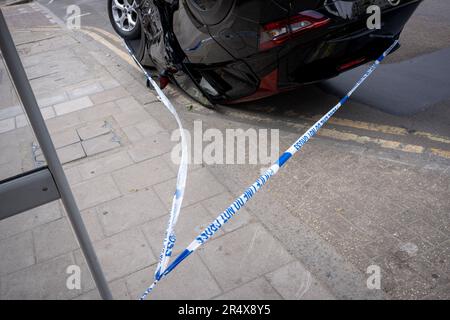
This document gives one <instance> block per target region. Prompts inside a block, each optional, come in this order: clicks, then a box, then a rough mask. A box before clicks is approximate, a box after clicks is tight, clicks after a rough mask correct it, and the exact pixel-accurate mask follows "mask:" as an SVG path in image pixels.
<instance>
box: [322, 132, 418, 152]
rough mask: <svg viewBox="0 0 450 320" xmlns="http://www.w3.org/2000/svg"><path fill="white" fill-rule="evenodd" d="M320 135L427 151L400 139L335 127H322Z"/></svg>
mask: <svg viewBox="0 0 450 320" xmlns="http://www.w3.org/2000/svg"><path fill="white" fill-rule="evenodd" d="M318 135H320V136H324V137H328V138H334V139H337V140H342V141H355V142H358V143H361V144H365V143H374V144H376V145H379V146H380V147H382V148H386V149H394V150H399V151H403V152H410V153H423V152H424V151H425V148H424V147H422V146H418V145H413V144H404V143H401V142H399V141H392V140H385V139H379V138H371V137H367V136H360V135H357V134H354V133H348V132H342V131H337V130H334V129H327V128H322V130H321V131H319V132H318Z"/></svg>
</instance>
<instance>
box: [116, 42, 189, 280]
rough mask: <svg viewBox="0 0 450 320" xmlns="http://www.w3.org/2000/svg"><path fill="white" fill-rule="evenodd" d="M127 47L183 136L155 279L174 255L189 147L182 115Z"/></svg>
mask: <svg viewBox="0 0 450 320" xmlns="http://www.w3.org/2000/svg"><path fill="white" fill-rule="evenodd" d="M124 45H125V48H126V49H127V50H128V53H129V54H130V55H131V57H132V58H133V60H134V61H135V62H136V64H137V65H138V66H139V68H140V69H141V70H142V71H143V72H144V74H145V76H146V78H147V80H148V81H149V83H150V84H151V85H152V86H153V88H154V89H155V90H156V93H157V94H158V96H159V99H160V101H161V102H162V103H163V104H164V105H165V106H166V108H167V109H168V110H169V111H170V113H172V115H173V116H174V118H175V120H176V121H177V124H178V128H179V130H180V136H181V160H180V166H179V168H178V174H177V182H176V190H175V194H174V196H173V200H172V207H171V210H170V216H169V222H168V224H167V229H166V233H165V237H164V241H163V249H162V250H161V254H160V256H159V261H158V266H157V267H156V271H155V279H159V278H160V277H161V274H162V272H163V271H164V270H165V269H166V268H167V265H168V264H169V261H170V257H171V255H172V249H173V247H174V245H175V241H176V235H175V225H176V223H177V221H178V216H179V215H180V209H181V204H182V202H183V198H184V190H185V187H186V179H187V163H188V148H187V141H186V135H185V133H184V129H183V125H182V123H181V120H180V117H179V116H178V113H177V111H176V109H175V108H174V106H173V105H172V103H171V102H170V100H169V99H168V98H167V97H166V95H165V94H164V92H163V91H162V90H161V88H160V87H159V86H158V84H157V83H156V82H155V81H154V80H153V79H152V77H151V76H150V75H149V74H148V72H147V70H145V68H144V67H143V66H142V65H141V63H140V62H139V61H138V59H137V58H136V56H135V55H134V53H133V51H132V50H131V49H130V48H129V47H128V45H127V44H126V43H124Z"/></svg>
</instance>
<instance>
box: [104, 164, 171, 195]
mask: <svg viewBox="0 0 450 320" xmlns="http://www.w3.org/2000/svg"><path fill="white" fill-rule="evenodd" d="M156 173H157V174H156ZM112 175H113V177H114V180H115V181H116V183H117V185H118V187H119V189H120V191H121V192H122V193H124V194H125V193H130V192H135V191H137V190H140V189H145V188H147V187H150V186H152V185H155V184H157V183H159V182H162V181H165V180H168V179H171V178H173V177H175V176H176V174H175V173H174V172H172V170H170V168H169V167H168V165H167V164H166V163H164V162H162V161H161V160H160V159H158V158H154V159H150V160H146V161H143V162H140V163H138V164H136V165H134V166H130V167H126V168H123V169H120V170H117V171H116V172H114V173H113V174H112ZM172 192H173V190H172Z"/></svg>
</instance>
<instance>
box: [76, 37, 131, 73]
mask: <svg viewBox="0 0 450 320" xmlns="http://www.w3.org/2000/svg"><path fill="white" fill-rule="evenodd" d="M80 31H81V32H83V33H84V34H87V35H88V36H90V37H91V38H92V39H94V40H95V41H97V42H99V43H101V44H102V45H104V46H105V47H107V48H108V49H110V50H111V51H113V52H114V53H115V54H116V55H118V56H119V58H121V59H122V60H124V61H125V62H126V63H128V64H129V65H131V66H132V67H133V68H135V69H136V70H140V69H139V67H138V66H137V65H136V63H135V62H134V60H133V58H131V56H130V55H129V54H128V53H126V52H124V51H122V50H120V49H119V48H117V47H116V46H115V45H113V44H112V43H110V42H109V41H107V40H105V39H104V38H103V37H102V36H100V35H98V34H96V33H95V32H92V31H88V30H83V29H80Z"/></svg>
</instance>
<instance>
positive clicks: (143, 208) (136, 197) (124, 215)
mask: <svg viewBox="0 0 450 320" xmlns="http://www.w3.org/2000/svg"><path fill="white" fill-rule="evenodd" d="M97 212H98V217H99V220H100V222H101V224H102V226H103V229H104V230H105V234H106V235H107V236H111V235H113V234H116V233H119V232H121V231H123V230H127V229H129V228H131V227H136V226H141V225H143V224H144V223H145V222H147V221H149V220H153V219H155V218H158V217H161V216H165V218H166V219H167V213H168V211H167V209H166V208H165V207H164V205H163V204H162V203H161V200H159V198H158V196H157V195H156V193H155V192H154V191H153V190H142V191H138V192H135V193H131V194H127V195H125V196H123V197H120V198H117V199H115V200H112V201H108V203H105V204H102V205H99V206H98V207H97Z"/></svg>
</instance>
